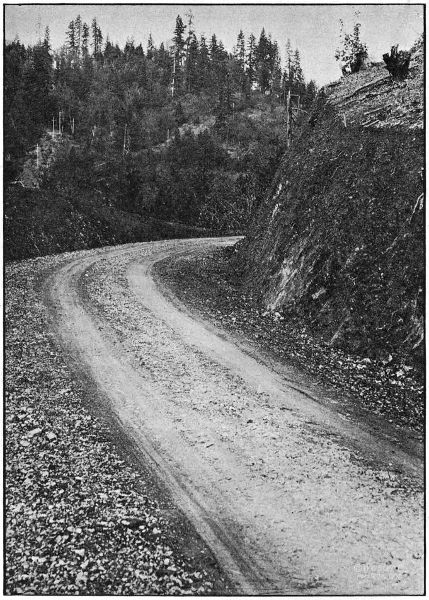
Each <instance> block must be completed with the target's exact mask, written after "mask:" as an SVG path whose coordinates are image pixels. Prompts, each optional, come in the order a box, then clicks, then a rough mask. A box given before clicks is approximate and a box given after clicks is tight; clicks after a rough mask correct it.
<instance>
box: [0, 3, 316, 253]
mask: <svg viewBox="0 0 429 600" xmlns="http://www.w3.org/2000/svg"><path fill="white" fill-rule="evenodd" d="M171 33H172V43H171V46H170V47H168V48H167V47H165V46H164V44H161V45H160V46H158V47H157V46H156V45H155V42H154V40H153V39H152V37H151V36H150V37H149V40H148V41H147V45H146V47H143V46H142V44H141V43H139V44H136V43H135V42H134V41H133V40H131V39H128V40H127V42H126V43H125V46H124V47H123V48H120V47H119V46H118V45H113V44H112V43H111V42H110V41H109V39H108V38H106V39H104V34H103V32H102V31H101V29H100V27H99V25H98V23H97V21H96V20H95V19H94V20H93V22H92V23H91V25H88V24H87V23H84V22H82V20H81V18H80V17H79V16H78V17H77V18H76V19H75V20H73V21H72V22H71V23H70V25H69V27H68V30H67V32H66V40H65V44H64V46H63V47H62V48H60V49H59V50H53V49H52V48H51V46H50V40H49V30H48V29H47V30H46V33H45V37H44V39H43V40H40V42H39V43H37V44H36V45H35V46H32V47H24V46H23V45H22V44H21V43H20V41H19V40H18V39H16V40H14V41H13V42H11V43H7V44H6V47H5V92H4V109H5V111H4V112H5V119H4V141H5V186H6V190H5V192H6V193H5V254H6V257H7V258H23V257H26V256H35V255H39V254H46V253H51V252H59V251H64V250H71V249H77V248H85V247H93V246H97V245H102V244H109V243H120V242H125V241H138V240H145V239H158V238H159V237H172V236H174V237H181V236H183V235H186V236H189V235H201V234H207V233H208V232H213V233H221V232H222V233H228V232H242V231H243V230H244V228H245V226H246V224H247V223H248V220H249V217H250V214H251V213H252V211H253V210H254V209H255V206H256V205H257V203H258V202H259V200H260V199H261V198H262V197H263V195H264V193H265V190H266V189H267V187H268V186H269V184H270V182H271V179H272V176H273V175H274V173H275V171H276V168H277V166H278V164H279V159H280V157H281V155H282V152H283V150H284V145H285V135H284V104H285V98H286V95H287V93H288V91H290V92H291V93H293V94H299V95H300V99H301V104H302V106H304V107H309V106H310V105H311V102H312V100H313V98H314V96H315V92H316V86H315V84H314V82H310V83H308V84H307V83H306V82H305V80H304V76H303V73H302V69H301V65H300V55H299V51H298V50H293V49H292V47H291V45H290V42H287V43H286V60H285V61H284V63H285V64H284V67H283V68H282V65H281V62H280V52H279V44H278V43H277V41H275V40H273V39H272V38H271V36H270V35H268V34H266V32H265V30H264V29H263V30H262V32H261V33H260V36H259V38H258V39H257V38H256V37H255V36H254V35H253V34H250V35H249V36H248V37H247V39H246V38H245V36H244V34H243V32H242V31H240V32H239V34H238V36H237V43H236V46H235V47H234V50H233V52H232V53H231V52H227V51H226V50H225V48H224V46H223V44H222V42H221V41H220V40H219V39H218V38H217V37H216V35H215V34H213V35H212V36H211V38H210V39H206V38H205V37H204V36H197V32H196V30H195V27H194V24H193V19H192V15H188V20H187V22H186V23H184V22H183V20H182V18H181V17H180V16H178V17H177V20H176V24H175V26H174V24H172V32H171ZM282 43H283V44H284V43H285V41H282Z"/></svg>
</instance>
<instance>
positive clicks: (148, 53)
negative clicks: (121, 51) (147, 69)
mask: <svg viewBox="0 0 429 600" xmlns="http://www.w3.org/2000/svg"><path fill="white" fill-rule="evenodd" d="M146 56H147V58H148V59H149V60H153V59H154V57H155V46H154V43H153V37H152V34H151V33H149V38H148V40H147V50H146Z"/></svg>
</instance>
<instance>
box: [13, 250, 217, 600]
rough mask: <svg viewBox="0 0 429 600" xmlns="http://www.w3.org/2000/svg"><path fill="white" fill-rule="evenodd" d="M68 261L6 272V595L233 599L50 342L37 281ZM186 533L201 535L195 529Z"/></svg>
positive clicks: (37, 261) (28, 264) (56, 260)
mask: <svg viewBox="0 0 429 600" xmlns="http://www.w3.org/2000/svg"><path fill="white" fill-rule="evenodd" d="M67 257H70V255H61V256H58V257H45V258H42V259H35V260H29V261H25V262H18V263H12V264H8V265H6V268H5V348H6V352H5V367H6V371H5V397H6V408H5V430H6V446H5V458H6V467H5V468H6V472H5V475H6V485H5V499H6V509H5V520H6V529H5V532H6V533H5V536H6V540H5V542H6V543H5V550H6V561H5V571H4V572H5V588H4V591H5V593H6V594H20V595H22V594H38V595H42V594H56V595H59V594H66V595H70V594H79V595H89V594H98V595H100V594H103V595H106V594H115V595H132V594H151V595H185V594H188V595H198V594H216V593H217V594H219V593H222V592H223V593H225V589H227V584H226V583H225V581H223V579H222V577H221V575H220V574H219V573H218V572H217V571H216V568H215V567H213V568H212V569H211V571H210V568H208V570H207V571H206V570H204V566H205V565H206V564H210V565H212V564H213V563H212V561H213V558H212V557H210V553H209V551H208V550H207V548H204V547H203V544H202V542H200V543H199V544H200V545H199V546H198V549H197V552H198V553H200V554H205V559H204V557H202V558H198V557H195V556H191V554H192V552H185V551H184V548H183V543H182V542H180V543H179V541H178V538H179V537H180V533H181V532H180V531H178V530H177V527H179V530H180V525H179V526H178V525H177V523H176V524H175V527H173V526H172V525H171V523H170V521H169V518H168V516H167V517H166V516H165V511H163V509H162V508H161V505H162V502H161V503H160V502H159V501H158V500H159V499H158V498H156V497H155V496H156V494H155V495H154V493H153V485H149V483H148V482H147V481H145V479H144V477H142V474H141V473H140V472H139V471H138V470H136V469H135V468H134V467H133V465H132V464H131V463H130V464H128V463H127V462H125V461H124V460H123V457H122V456H121V455H120V453H119V451H118V449H117V447H115V445H114V440H113V439H112V436H111V433H110V431H109V428H108V427H107V425H106V424H105V423H103V422H101V421H100V420H98V419H97V418H95V417H94V416H93V415H92V414H91V412H90V411H89V410H88V406H87V405H86V400H85V396H84V392H83V389H82V388H81V387H80V384H79V383H78V382H77V381H75V380H74V378H73V376H72V374H71V372H70V370H69V368H68V367H67V364H66V362H65V360H64V357H63V354H62V352H61V351H60V350H59V348H58V347H57V346H56V343H55V339H54V338H53V336H52V334H51V333H49V332H48V322H47V319H48V317H47V313H46V309H45V307H44V305H43V303H42V302H41V300H40V291H38V289H37V288H38V278H39V277H40V275H41V274H42V273H43V272H44V271H45V270H46V269H50V268H52V267H53V266H57V265H59V264H60V263H61V262H62V261H65V260H66V259H67ZM182 520H184V519H183V517H182ZM183 529H184V530H186V531H187V532H188V535H191V534H189V524H186V523H184V524H183ZM185 537H186V536H185ZM204 560H205V562H204Z"/></svg>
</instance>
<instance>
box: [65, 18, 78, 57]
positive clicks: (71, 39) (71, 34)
mask: <svg viewBox="0 0 429 600" xmlns="http://www.w3.org/2000/svg"><path fill="white" fill-rule="evenodd" d="M66 35H67V46H68V48H69V49H70V50H71V52H72V53H73V54H74V53H75V52H76V29H75V24H74V21H70V23H69V27H68V29H67V32H66Z"/></svg>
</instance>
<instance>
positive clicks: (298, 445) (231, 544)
mask: <svg viewBox="0 0 429 600" xmlns="http://www.w3.org/2000/svg"><path fill="white" fill-rule="evenodd" d="M234 241H235V240H234V239H233V238H229V239H228V238H224V239H217V240H213V239H212V240H187V241H183V240H181V241H168V242H152V243H144V244H134V245H127V246H121V247H115V248H105V249H101V250H93V251H88V252H81V253H74V254H73V255H71V256H70V259H69V260H66V261H64V260H63V261H61V262H60V263H59V265H58V267H57V268H54V269H51V270H50V272H49V275H48V276H47V278H46V279H45V281H44V284H43V289H44V302H45V303H46V306H47V307H48V309H49V311H50V313H51V316H52V322H53V325H52V327H53V328H54V331H55V335H56V336H57V337H58V338H59V339H60V341H61V344H62V345H63V347H64V349H65V351H66V354H67V356H68V360H69V363H70V364H72V365H73V369H74V372H75V373H76V374H77V376H78V377H79V376H81V377H82V380H85V381H88V380H91V381H92V382H93V383H95V384H96V389H97V393H96V395H97V400H94V402H96V403H97V406H98V410H99V411H100V412H101V413H104V414H105V415H106V414H107V415H109V418H111V419H112V422H115V423H116V425H117V426H119V429H120V430H121V432H122V433H123V435H124V436H126V438H127V439H128V440H130V441H131V442H132V444H133V446H134V448H135V449H136V452H137V455H138V456H139V460H141V461H142V462H144V463H145V464H146V465H149V466H150V467H152V468H153V470H154V472H155V473H156V474H157V476H158V477H159V478H160V480H161V481H162V482H163V484H165V485H166V486H167V487H168V488H169V490H170V491H171V493H172V495H173V497H174V498H175V500H176V502H177V503H178V505H179V507H180V508H181V509H182V510H183V511H184V512H185V514H186V515H187V516H188V518H189V519H190V521H191V522H192V523H193V525H194V526H195V528H196V530H197V531H198V532H199V534H200V535H201V536H202V537H203V539H204V540H205V542H206V543H207V544H208V545H209V547H210V548H211V550H212V551H213V553H214V554H215V556H216V558H217V560H218V562H219V564H220V566H221V567H222V569H223V570H224V572H225V573H226V575H227V576H228V578H229V579H230V580H231V581H233V582H234V583H235V585H236V586H237V589H238V590H239V591H240V593H245V594H254V593H258V594H261V593H263V594H279V593H280V594H308V593H313V594H393V593H395V594H420V593H422V591H423V560H422V554H423V497H422V473H423V467H422V460H421V458H420V457H419V456H418V453H417V454H416V453H414V452H410V451H409V450H407V449H404V448H401V447H399V446H397V445H395V444H393V443H392V442H391V441H389V440H388V439H386V438H385V437H380V436H378V435H377V434H375V433H373V432H372V431H371V429H370V428H368V427H363V426H361V425H360V424H359V423H357V422H353V420H347V419H344V417H343V416H342V415H340V414H338V413H337V412H336V411H335V409H334V408H333V407H332V406H330V405H329V403H327V402H325V401H323V398H322V397H321V396H322V394H323V392H322V391H321V392H320V397H318V395H317V392H314V390H312V391H311V392H309V391H308V390H307V389H306V388H305V386H303V385H302V380H300V382H299V383H297V382H296V381H295V380H294V378H293V373H292V372H288V370H287V367H285V366H284V365H276V364H267V362H266V360H264V359H263V357H262V356H259V355H258V351H257V349H256V350H255V349H248V350H247V349H246V348H245V347H244V346H243V345H242V344H240V340H235V339H233V338H231V337H230V336H228V335H227V334H226V333H225V332H222V331H220V330H218V329H215V328H214V327H213V326H211V325H210V324H209V323H206V322H204V321H202V320H201V319H200V318H197V317H196V316H195V315H193V314H191V313H190V312H189V311H188V310H187V309H185V307H184V306H183V305H181V304H180V303H179V302H178V301H177V300H174V298H172V297H171V294H169V293H168V290H166V289H163V286H162V284H160V283H159V282H155V281H154V278H153V276H152V272H151V269H152V267H153V265H154V264H155V263H156V262H158V261H160V260H163V259H165V258H166V257H168V256H177V255H178V254H179V253H183V254H184V255H186V254H191V253H195V252H202V251H206V250H207V249H208V248H213V247H215V246H221V245H225V244H231V243H233V242H234Z"/></svg>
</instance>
